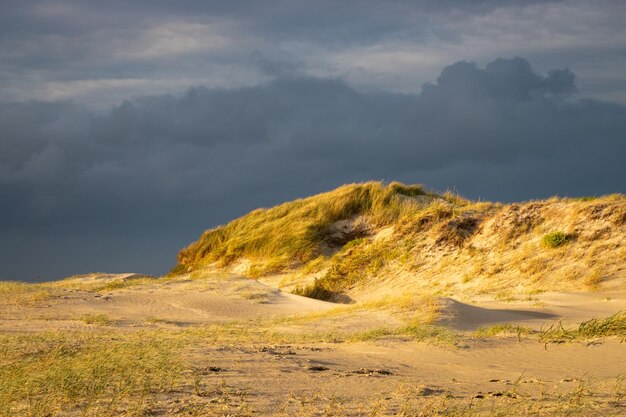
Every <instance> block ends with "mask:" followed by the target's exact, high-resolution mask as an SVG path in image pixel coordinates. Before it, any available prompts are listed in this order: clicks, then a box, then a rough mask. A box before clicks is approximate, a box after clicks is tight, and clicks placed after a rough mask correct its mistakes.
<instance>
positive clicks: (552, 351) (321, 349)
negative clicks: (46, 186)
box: [0, 274, 626, 416]
mask: <svg viewBox="0 0 626 417" xmlns="http://www.w3.org/2000/svg"><path fill="white" fill-rule="evenodd" d="M37 291H44V292H45V294H40V293H39V292H37ZM37 291H33V293H32V294H31V293H27V295H24V294H19V295H11V294H10V293H8V292H6V291H5V294H0V297H2V298H3V299H2V301H1V302H0V335H1V336H2V337H3V338H4V339H3V340H4V343H7V344H6V345H5V346H9V345H8V343H13V345H11V346H13V347H11V348H10V351H9V348H6V347H5V348H4V349H2V350H0V353H1V354H2V356H1V357H0V360H1V362H0V364H1V365H2V366H3V367H4V371H3V373H2V374H0V377H1V378H3V380H2V381H0V383H2V384H3V385H0V388H2V389H3V390H5V393H4V394H5V397H4V398H3V399H2V401H3V407H4V408H0V413H4V414H1V415H233V416H234V415H268V416H269V415H294V416H296V415H337V416H341V415H363V416H365V415H367V416H370V415H423V416H430V415H442V416H443V415H454V416H457V415H458V416H463V415H503V416H504V415H572V416H574V415H575V416H580V415H584V416H586V415H597V416H609V415H614V416H623V415H626V397H625V395H626V392H625V391H626V381H624V380H623V378H624V376H626V344H625V343H623V339H624V337H626V335H622V336H621V337H620V336H619V335H618V336H613V337H604V338H592V339H591V340H573V341H567V342H565V343H556V342H554V341H552V342H550V341H546V340H544V339H541V334H542V333H541V330H542V329H544V330H545V329H546V328H549V327H550V326H556V325H557V323H558V322H559V320H561V319H562V320H563V321H562V323H563V326H564V327H566V328H569V327H572V328H573V327H575V326H577V325H578V324H579V323H580V322H582V321H585V320H589V319H591V318H594V317H608V316H610V315H612V314H615V313H617V312H620V311H625V310H626V292H624V291H622V292H620V291H616V290H613V291H611V293H610V294H605V293H597V292H596V293H571V294H565V293H542V294H537V295H533V297H529V299H528V300H513V301H509V302H502V301H500V302H496V301H494V300H491V299H489V298H488V297H485V298H484V299H476V300H465V301H463V302H461V301H458V300H455V299H454V298H450V297H443V298H437V299H436V300H434V301H433V300H432V299H431V300H430V304H429V305H428V306H425V302H424V300H422V299H419V300H417V299H416V300H413V301H411V300H409V301H407V297H406V296H405V297H403V298H402V302H401V304H402V307H401V308H398V307H397V305H398V303H395V302H394V300H389V301H388V302H381V303H379V304H376V303H369V304H364V305H362V306H359V305H358V304H356V305H348V306H341V305H340V306H338V305H336V304H332V303H327V302H322V301H318V300H313V299H309V298H304V297H299V296H296V295H293V294H289V293H285V292H282V291H280V290H278V289H275V288H272V287H269V286H266V285H263V284H262V283H259V282H257V281H252V280H248V279H246V278H243V277H239V276H235V275H214V276H208V277H203V279H191V278H189V279H177V280H169V281H167V280H162V281H155V280H149V279H146V278H143V277H141V276H136V275H132V274H117V275H106V274H100V275H89V276H83V277H79V278H74V279H71V280H66V281H63V282H60V283H55V284H50V285H48V286H46V287H45V289H43V290H41V289H38V290H37ZM20 297H21V298H20ZM470 301H471V302H470ZM426 304H427V303H426ZM433 311H435V312H436V318H435V319H434V321H433V319H432V318H431V319H430V321H428V320H427V319H426V317H427V316H428V314H432V313H433ZM407 322H410V323H418V322H419V323H421V324H419V325H416V324H414V325H412V326H413V327H411V326H409V327H407V325H406V323H407ZM403 326H404V327H403ZM481 328H482V329H486V330H483V331H482V333H481V332H480V331H479V332H477V329H481ZM553 328H554V327H553ZM397 329H405V330H397ZM41 335H45V336H41ZM64 335H70V339H71V338H74V337H76V338H78V339H80V338H84V337H86V338H87V339H85V340H89V342H88V343H87V342H85V343H87V344H86V345H85V346H92V345H91V344H89V343H96V342H93V340H98V342H97V343H101V341H102V340H103V339H102V338H110V340H109V339H107V340H109V341H107V342H106V343H104V345H105V346H107V345H108V346H114V345H115V344H116V343H126V342H125V341H126V340H132V341H133V342H132V343H138V344H137V346H139V347H140V348H141V349H143V346H144V344H146V343H149V342H150V340H156V341H158V343H157V344H156V347H154V349H156V351H158V349H161V347H162V349H166V348H167V349H169V350H168V352H171V355H170V356H168V357H167V358H168V359H167V360H168V361H171V365H167V364H166V365H162V366H163V368H167V367H170V366H171V368H172V369H174V368H175V372H172V375H170V376H168V378H170V377H171V384H169V385H168V386H165V387H163V386H158V387H147V388H145V387H144V388H142V390H140V391H137V392H141V396H134V395H138V394H133V395H131V394H128V393H130V392H131V391H130V390H127V391H124V390H123V389H121V388H120V389H117V388H115V387H109V386H107V385H106V384H104V385H103V386H102V387H101V388H99V389H100V391H94V396H97V395H102V396H104V397H106V398H107V401H104V400H97V399H95V400H93V401H88V400H85V399H84V398H83V397H82V396H81V395H82V394H81V393H80V392H77V393H73V394H72V395H73V396H70V395H69V394H67V392H65V391H63V392H62V393H60V394H59V393H58V392H56V391H55V390H54V389H52V388H50V387H49V386H47V385H45V384H44V383H42V382H37V383H38V384H40V385H36V384H35V383H32V381H31V379H28V378H30V377H32V375H31V376H29V375H23V374H27V373H28V372H30V373H34V372H37V369H43V368H37V367H36V366H35V365H33V366H34V367H33V368H25V366H26V365H25V364H28V363H30V362H29V361H33V360H35V359H36V358H37V355H48V354H49V350H50V349H55V348H58V346H59V343H66V344H67V343H68V341H67V339H68V338H67V337H66V336H64ZM85 335H86V336H85ZM92 338H94V339H93V340H92ZM61 339H62V340H63V341H62V342H59V341H58V340H61ZM80 340H82V339H80ZM15 346H19V347H20V349H22V350H23V352H20V351H19V349H17V348H16V347H15ZM63 346H65V345H63ZM81 346H82V345H81ZM97 346H100V345H97ZM16 349H17V350H16ZM77 349H79V348H77ZM33 352H34V353H33ZM77 352H78V353H74V354H75V355H76V358H81V357H82V356H81V353H80V351H78V350H77ZM106 352H108V351H106ZM131 352H132V350H131ZM147 352H148V351H147ZM150 352H152V351H150ZM107 354H108V353H107ZM148 354H149V352H148V353H147V355H148ZM33 358H35V359H33ZM46 358H47V356H46ZM54 358H55V359H54V360H61V359H63V360H65V356H62V357H61V356H55V357H54ZM59 358H61V359H59ZM69 358H70V359H68V360H67V364H69V365H67V366H69V369H70V370H71V368H72V363H73V362H72V360H73V359H72V357H71V356H70V357H69ZM46 360H48V359H46ZM75 360H76V362H75V363H79V362H78V361H79V359H75ZM33 363H35V362H33ZM56 363H57V362H50V365H49V366H48V367H47V369H46V372H52V371H51V369H52V370H53V368H54V367H55V366H57V365H55V364H56ZM59 363H60V362H59ZM63 363H65V362H63ZM130 363H132V361H131V362H130ZM169 363H170V362H168V364H169ZM29 366H30V365H29ZM37 366H38V365H37ZM77 366H78V365H77ZM81 366H82V365H81ZM154 366H157V365H154ZM158 366H161V365H158ZM29 369H30V371H29ZM81 369H83V368H81ZM89 369H91V368H89ZM142 369H143V368H142ZM147 369H148V370H147V371H146V370H145V369H144V370H143V371H142V372H148V373H150V372H151V371H150V368H149V367H148V368H147ZM27 371H28V372H27ZM68 372H69V371H68ZM89 372H93V370H90V371H89ZM111 372H113V371H111ZM115 372H117V371H115ZM18 374H19V378H22V380H23V381H26V382H23V383H21V385H22V386H26V385H28V384H31V383H32V384H34V385H33V386H36V387H38V388H33V389H32V390H31V391H29V392H27V393H26V394H24V392H25V391H23V389H25V388H23V387H17V386H14V385H11V384H12V382H11V381H10V380H11V378H13V380H14V381H17V378H18ZM122 374H123V372H122ZM168 375H169V374H168ZM56 377H57V376H56V374H55V375H52V376H50V378H56ZM64 378H65V377H64ZM94 378H95V377H94ZM111 378H113V377H111ZM107 381H108V380H107ZM116 381H117V380H116ZM168 381H169V380H168ZM110 383H111V384H114V383H113V382H112V380H111V381H110ZM117 383H119V381H117ZM15 384H16V385H17V382H16V383H15ZM41 384H44V385H41ZM77 386H80V387H82V385H77ZM42 387H47V388H45V390H44V388H42ZM81 389H83V388H81ZM10 390H13V391H10ZM38 390H39V391H45V392H38ZM9 391H10V392H12V393H13V394H12V396H13V398H8V394H7V393H9ZM112 392H113V393H114V395H113V397H112V394H111V393H112ZM133 392H134V391H133ZM18 393H19V395H23V398H21V399H19V398H17V397H18ZM115 393H119V394H115ZM126 394H128V395H126ZM0 395H2V393H0ZM46 395H48V396H49V399H48V400H45V396H46ZM115 395H118V396H117V397H115ZM42 396H43V398H44V400H41V398H42ZM111 398H114V399H115V401H113V400H110V399H111ZM109 400H110V401H109ZM38 401H39V402H41V404H40V403H39V402H38ZM33 404H35V405H33ZM37 404H39V405H37ZM37 407H39V408H37Z"/></svg>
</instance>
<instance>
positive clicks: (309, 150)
mask: <svg viewBox="0 0 626 417" xmlns="http://www.w3.org/2000/svg"><path fill="white" fill-rule="evenodd" d="M574 81H575V77H574V74H573V73H572V72H570V71H569V70H566V69H559V70H552V71H549V72H547V74H545V75H542V74H538V73H536V72H535V71H533V70H532V68H531V67H530V65H529V63H528V62H527V61H526V60H524V59H521V58H514V59H498V60H496V61H494V62H492V63H490V64H488V65H487V66H486V67H485V68H480V67H479V66H477V65H476V64H473V63H468V62H464V61H462V62H457V63H455V64H453V65H450V66H448V67H446V68H445V69H444V70H443V71H442V72H441V74H440V76H439V78H438V79H437V82H436V83H434V84H427V85H425V86H424V87H423V90H422V92H421V93H420V94H396V93H384V92H377V93H363V92H359V91H357V90H355V89H353V88H352V87H351V86H350V85H349V84H347V83H346V82H344V81H342V80H341V79H321V78H311V77H304V76H294V77H287V76H285V77H280V78H276V79H274V80H273V81H271V82H269V83H266V84H263V85H258V86H254V87H244V88H234V89H209V88H204V87H198V88H192V89H190V90H188V91H187V92H186V93H185V94H183V95H182V96H172V95H160V96H146V97H142V98H138V99H134V100H129V101H125V102H123V103H121V104H119V105H117V106H114V107H113V108H112V109H110V111H108V112H106V113H92V112H90V111H87V110H84V109H83V108H82V107H81V106H80V105H78V104H72V103H63V102H48V103H45V102H15V103H4V104H2V105H0V135H1V137H0V195H2V197H3V203H2V205H1V206H0V241H2V242H3V243H2V246H3V247H4V248H5V250H6V252H5V254H11V253H14V255H15V256H11V257H7V261H6V262H3V268H4V269H3V270H2V271H0V274H2V277H3V278H19V277H17V276H15V274H16V272H15V271H29V272H23V273H26V274H29V273H30V274H32V275H35V274H37V275H44V272H43V271H46V265H52V264H53V263H54V262H56V261H53V258H54V259H56V258H57V257H58V256H62V255H61V254H62V253H65V254H66V256H69V255H68V254H70V253H75V254H77V257H76V259H75V260H74V265H100V264H99V263H98V262H95V263H94V262H92V261H89V260H93V259H98V260H99V261H100V262H101V263H102V264H103V265H105V266H106V265H113V267H112V268H113V269H115V268H125V269H135V270H138V269H139V270H144V271H147V272H154V273H156V272H163V270H164V268H166V266H167V265H171V263H172V262H173V259H174V258H173V257H174V254H175V252H176V250H177V249H178V248H179V247H181V246H182V245H184V244H185V243H187V242H188V241H190V240H192V239H194V238H195V237H196V236H197V235H198V234H199V233H200V231H201V230H203V229H204V228H207V227H209V226H212V225H214V224H216V223H220V222H224V221H227V220H228V219H230V218H232V217H235V216H237V215H240V214H243V213H244V212H246V211H248V210H250V209H252V208H254V207H257V206H259V205H269V204H275V203H277V202H279V201H283V200H286V199H290V198H293V197H298V196H304V195H308V194H311V193H314V192H319V191H323V190H325V189H329V188H331V187H334V186H337V185H340V184H341V183H344V182H349V181H359V180H365V179H371V178H375V179H387V180H393V179H399V180H403V181H410V182H425V183H427V184H428V185H430V186H433V187H436V188H439V189H445V188H448V187H456V188H457V189H458V190H459V191H460V192H461V193H463V194H465V195H468V196H470V197H482V198H490V199H501V200H519V199H528V198H538V197H546V196H549V195H553V194H568V195H585V194H599V193H609V192H625V191H626V183H625V182H624V178H626V166H625V165H624V164H623V161H622V159H623V155H625V154H626V107H624V106H621V105H618V104H610V103H605V102H600V101H596V100H588V99H578V98H576V97H575V96H573V95H572V94H573V93H574V92H575V91H576V90H577V89H576V85H575V82H574ZM27 236H30V237H27ZM51 236H58V237H59V239H58V241H57V242H58V245H60V246H55V247H54V248H53V249H51V250H48V251H46V254H42V255H41V256H42V258H41V259H43V260H45V259H47V261H43V260H42V264H41V265H28V266H25V265H24V262H23V261H22V259H21V258H20V255H19V254H18V252H19V249H20V248H21V250H26V248H27V247H28V245H31V246H32V247H33V248H42V247H45V246H46V242H48V241H49V240H50V239H51ZM86 241H91V242H101V243H94V247H93V248H92V250H90V249H89V244H86V243H85V242H86ZM7 242H21V243H19V244H18V243H16V244H15V245H11V244H10V243H7ZM59 242H61V243H59ZM155 242H163V243H162V244H158V245H157V244H155ZM20 245H22V246H20ZM64 245H66V246H65V247H66V249H63V246H64ZM98 245H99V246H98ZM147 247H149V248H150V250H147V249H146V248H147ZM100 250H102V251H104V252H103V256H104V257H105V259H103V258H98V257H97V256H95V255H94V253H95V252H94V251H100ZM12 251H13V252H12ZM132 254H136V255H137V256H135V257H133V256H132ZM28 256H31V255H28ZM106 257H110V258H111V259H110V260H108V262H109V263H107V262H105V260H106ZM132 259H134V260H135V261H134V262H135V263H134V264H133V263H131V260H132ZM88 261H89V262H88ZM66 265H71V262H70V261H68V263H67V264H66ZM20 268H21V269H20ZM85 268H88V266H85ZM92 269H93V268H92ZM108 269H111V268H108ZM61 270H62V271H63V272H58V274H61V273H65V272H67V268H65V269H58V271H61ZM70 272H72V271H70ZM74 272H75V271H74ZM9 275H10V276H9ZM22 278H28V277H22Z"/></svg>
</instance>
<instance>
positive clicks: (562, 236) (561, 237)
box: [541, 232, 572, 248]
mask: <svg viewBox="0 0 626 417" xmlns="http://www.w3.org/2000/svg"><path fill="white" fill-rule="evenodd" d="M571 238H572V236H571V235H570V234H568V233H564V232H551V233H548V234H546V235H544V236H543V238H542V239H541V243H542V244H543V246H545V247H547V248H558V247H559V246H563V245H565V244H566V243H567V242H569V241H570V240H571Z"/></svg>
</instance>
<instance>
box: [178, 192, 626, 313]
mask: <svg viewBox="0 0 626 417" xmlns="http://www.w3.org/2000/svg"><path fill="white" fill-rule="evenodd" d="M623 213H626V198H625V197H624V196H622V195H610V196H605V197H594V198H581V199H566V198H556V197H555V198H551V199H548V200H544V201H530V202H527V203H515V204H510V205H502V204H496V203H490V202H471V201H469V200H467V199H464V198H462V197H460V196H458V195H456V194H454V193H444V194H442V195H437V194H436V193H433V192H429V191H426V190H425V189H423V188H422V187H421V186H419V185H403V184H399V183H391V184H388V185H387V184H384V183H380V182H369V183H362V184H350V185H346V186H343V187H340V188H338V189H336V190H334V191H331V192H328V193H323V194H319V195H316V196H312V197H309V198H305V199H301V200H296V201H292V202H289V203H285V204H281V205H279V206H276V207H273V208H270V209H259V210H255V211H253V212H251V213H249V214H248V215H246V216H243V217H241V218H239V219H236V220H234V221H232V222H231V223H229V224H227V225H225V226H220V227H217V228H215V229H212V230H209V231H207V232H205V233H204V234H203V235H202V236H201V237H200V239H199V240H198V241H197V242H195V243H193V244H191V245H190V246H189V247H187V248H185V249H183V250H182V251H181V252H180V254H179V261H180V262H179V265H178V266H177V268H175V271H187V270H196V269H200V268H203V267H205V266H207V265H211V266H212V267H213V268H214V269H215V268H217V269H221V270H229V268H234V265H238V262H242V261H246V262H249V266H248V267H247V269H246V270H245V271H243V272H244V273H245V274H246V275H247V276H249V277H252V278H260V277H264V276H267V275H274V274H278V273H286V274H284V275H283V277H282V282H281V285H282V286H285V287H286V288H288V289H291V290H292V291H294V292H295V293H296V294H301V295H306V296H309V297H313V298H319V299H324V300H334V301H340V300H344V299H347V298H346V297H345V295H348V296H350V297H352V298H355V296H356V297H358V298H363V297H365V298H367V294H362V293H359V291H360V288H365V287H366V288H367V289H368V291H370V290H372V288H373V287H375V286H376V282H382V281H385V279H386V278H387V277H392V276H397V277H408V276H415V277H417V278H418V279H413V280H405V279H404V278H403V279H404V281H398V282H396V284H397V285H398V286H400V287H402V286H403V285H404V286H405V287H406V288H408V289H411V290H419V289H420V288H421V289H423V290H426V289H428V288H431V289H432V288H433V287H437V289H438V291H439V293H440V294H454V293H467V294H468V295H469V294H497V293H498V292H500V291H502V289H503V288H510V287H515V288H516V289H517V290H516V291H520V292H521V293H524V292H528V291H532V290H534V289H536V288H541V289H545V290H550V289H558V290H574V291H588V290H592V291H595V290H599V289H601V288H602V285H603V283H604V282H608V281H610V280H611V279H613V278H624V277H626V275H625V272H624V270H623V268H620V265H622V264H623V259H624V253H625V252H624V251H625V249H624V246H623V245H622V242H623V241H625V240H626V223H625V222H624V221H623ZM590 267H592V268H593V269H592V273H583V271H586V270H588V269H589V268H590ZM380 285H381V286H386V285H388V282H387V281H385V282H384V283H381V284H380ZM429 291H430V290H429Z"/></svg>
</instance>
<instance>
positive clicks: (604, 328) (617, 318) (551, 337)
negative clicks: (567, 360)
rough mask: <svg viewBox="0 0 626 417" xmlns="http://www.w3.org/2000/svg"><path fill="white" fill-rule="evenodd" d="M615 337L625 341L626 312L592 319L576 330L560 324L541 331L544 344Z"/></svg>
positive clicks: (581, 324)
mask: <svg viewBox="0 0 626 417" xmlns="http://www.w3.org/2000/svg"><path fill="white" fill-rule="evenodd" d="M610 336H615V337H618V338H621V339H622V341H626V311H622V312H619V313H616V314H614V315H612V316H610V317H605V318H593V319H591V320H587V321H584V322H582V323H580V325H579V326H578V327H577V328H573V329H568V328H566V327H564V326H563V323H562V322H560V321H559V322H557V323H556V324H552V325H550V326H549V327H546V328H545V329H542V331H541V340H542V341H543V342H545V343H563V342H571V341H574V340H590V339H597V338H602V337H610Z"/></svg>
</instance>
